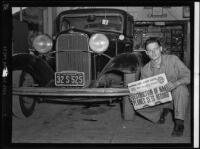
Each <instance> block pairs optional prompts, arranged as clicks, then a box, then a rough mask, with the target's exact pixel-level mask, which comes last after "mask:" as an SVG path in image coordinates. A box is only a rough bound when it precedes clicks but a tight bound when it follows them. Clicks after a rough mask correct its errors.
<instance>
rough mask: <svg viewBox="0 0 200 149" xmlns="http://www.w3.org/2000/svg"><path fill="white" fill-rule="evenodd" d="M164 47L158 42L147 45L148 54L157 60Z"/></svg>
mask: <svg viewBox="0 0 200 149" xmlns="http://www.w3.org/2000/svg"><path fill="white" fill-rule="evenodd" d="M161 51H162V47H161V46H159V45H158V43H157V42H153V43H150V44H148V45H147V47H146V54H147V55H148V56H149V58H150V59H151V60H156V59H158V58H159V57H160V56H161Z"/></svg>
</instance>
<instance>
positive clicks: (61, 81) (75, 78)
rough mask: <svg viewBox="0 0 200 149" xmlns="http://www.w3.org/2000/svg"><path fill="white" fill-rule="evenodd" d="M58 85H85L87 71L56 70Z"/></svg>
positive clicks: (56, 83) (56, 82)
mask: <svg viewBox="0 0 200 149" xmlns="http://www.w3.org/2000/svg"><path fill="white" fill-rule="evenodd" d="M55 85H56V86H84V85H85V73H84V72H77V71H63V72H55Z"/></svg>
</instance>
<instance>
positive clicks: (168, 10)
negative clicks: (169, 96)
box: [12, 7, 192, 144]
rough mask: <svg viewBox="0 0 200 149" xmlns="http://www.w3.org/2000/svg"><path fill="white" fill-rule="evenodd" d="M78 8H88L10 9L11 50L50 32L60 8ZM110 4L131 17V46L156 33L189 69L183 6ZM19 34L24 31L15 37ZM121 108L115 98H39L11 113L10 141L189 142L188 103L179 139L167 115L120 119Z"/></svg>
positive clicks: (187, 22)
mask: <svg viewBox="0 0 200 149" xmlns="http://www.w3.org/2000/svg"><path fill="white" fill-rule="evenodd" d="M79 8H85V9H87V8H90V7H28V8H25V9H23V10H21V11H20V12H18V13H15V14H14V15H13V46H14V48H13V49H15V50H14V51H13V53H19V52H25V53H28V52H29V51H28V50H27V49H28V48H29V46H30V42H31V41H30V39H31V37H32V36H34V34H38V33H45V34H48V35H49V36H51V37H53V36H54V35H55V33H56V26H55V18H56V16H57V15H58V14H59V13H60V12H62V11H64V10H71V9H79ZM93 8H97V7H93ZM106 8H113V7H106ZM114 8H117V9H122V10H125V11H127V12H128V13H130V14H131V15H133V17H134V26H133V30H134V50H138V51H140V50H141V49H143V43H144V40H145V38H148V37H149V36H155V37H157V36H159V37H161V39H162V40H161V42H162V45H163V47H164V52H165V53H167V54H175V55H177V56H178V57H179V58H180V59H181V60H182V61H183V62H184V63H185V65H186V66H187V67H188V68H190V69H191V68H192V66H191V65H192V63H191V53H192V52H191V49H190V48H191V43H192V41H190V37H191V33H190V32H191V30H190V25H191V22H190V9H189V8H188V7H114ZM19 24H24V26H23V27H22V26H21V25H19ZM20 32H27V34H20ZM19 35H25V36H23V37H20V38H19ZM22 45H25V46H22ZM190 105H191V103H190ZM120 109H121V108H120V104H119V102H118V101H116V102H114V103H112V104H108V103H103V104H89V105H88V104H84V105H80V104H72V103H67V102H59V101H51V100H44V101H43V102H42V103H39V104H38V106H37V108H36V109H35V112H34V114H33V115H32V116H31V117H28V118H19V117H15V116H13V117H12V143H128V144H134V143H152V144H154V143H155V144H156V143H172V144H176V143H183V144H184V143H191V138H192V136H191V135H192V134H191V131H192V127H191V106H189V108H188V113H187V116H186V120H185V131H184V136H183V137H180V138H173V137H171V131H172V129H173V126H174V123H173V119H172V115H171V114H168V116H167V118H166V123H165V124H163V125H161V124H154V123H152V122H150V121H148V120H146V119H144V118H143V117H141V116H140V115H136V116H135V118H134V120H132V121H124V120H123V119H122V115H121V112H120Z"/></svg>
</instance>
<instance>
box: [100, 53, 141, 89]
mask: <svg viewBox="0 0 200 149" xmlns="http://www.w3.org/2000/svg"><path fill="white" fill-rule="evenodd" d="M142 65H143V64H142V60H141V55H140V53H136V52H135V53H134V52H133V53H123V54H120V55H118V56H116V57H114V58H113V59H111V60H110V61H109V62H108V64H107V65H106V66H105V67H104V69H103V70H102V72H101V73H100V75H99V76H98V78H97V81H96V87H99V86H102V84H104V86H106V87H113V86H112V83H111V82H109V81H113V82H115V83H114V84H115V85H116V84H118V85H120V84H121V85H122V81H123V75H124V73H135V74H136V79H137V80H138V79H139V77H140V70H141V66H142Z"/></svg>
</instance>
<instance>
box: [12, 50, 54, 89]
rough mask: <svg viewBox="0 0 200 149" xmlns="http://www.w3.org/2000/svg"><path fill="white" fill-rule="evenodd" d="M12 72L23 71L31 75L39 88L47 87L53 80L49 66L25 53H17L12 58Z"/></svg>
mask: <svg viewBox="0 0 200 149" xmlns="http://www.w3.org/2000/svg"><path fill="white" fill-rule="evenodd" d="M12 70H13V71H14V70H24V71H27V72H29V73H31V74H32V75H33V76H34V77H35V78H36V80H38V82H39V83H40V86H47V85H48V84H49V82H50V81H51V80H53V79H54V71H53V69H52V68H51V67H50V66H49V64H48V63H47V62H46V61H45V60H43V59H42V58H40V57H39V56H35V55H32V54H27V53H19V54H15V55H13V56H12Z"/></svg>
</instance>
